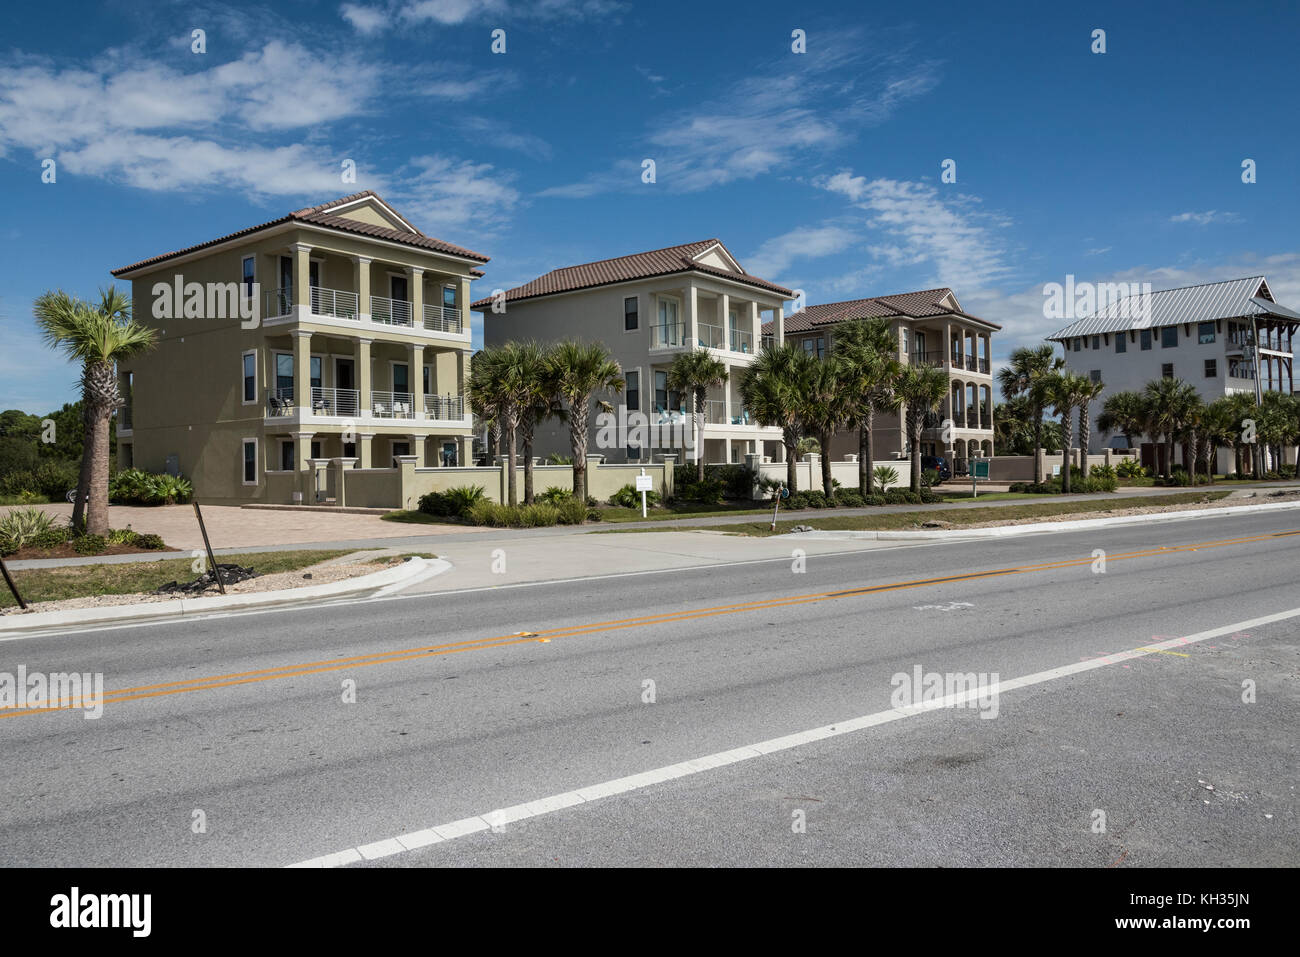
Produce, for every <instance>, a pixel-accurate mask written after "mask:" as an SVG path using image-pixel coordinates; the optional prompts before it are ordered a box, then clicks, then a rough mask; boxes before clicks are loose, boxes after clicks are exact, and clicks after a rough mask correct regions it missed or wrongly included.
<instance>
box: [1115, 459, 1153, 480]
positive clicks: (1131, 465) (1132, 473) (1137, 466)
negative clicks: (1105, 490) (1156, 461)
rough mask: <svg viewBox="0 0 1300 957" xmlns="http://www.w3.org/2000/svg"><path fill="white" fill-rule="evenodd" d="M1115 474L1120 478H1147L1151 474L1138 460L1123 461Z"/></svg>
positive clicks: (1116, 467) (1116, 468)
mask: <svg viewBox="0 0 1300 957" xmlns="http://www.w3.org/2000/svg"><path fill="white" fill-rule="evenodd" d="M1115 474H1116V475H1118V476H1119V477H1120V478H1145V477H1147V475H1149V474H1150V473H1148V472H1147V470H1146V469H1145V468H1143V467H1142V465H1141V463H1139V462H1138V460H1137V459H1122V460H1121V461H1120V463H1119V465H1117V466H1115Z"/></svg>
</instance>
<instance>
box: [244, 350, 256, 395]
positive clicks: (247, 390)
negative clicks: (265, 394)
mask: <svg viewBox="0 0 1300 957" xmlns="http://www.w3.org/2000/svg"><path fill="white" fill-rule="evenodd" d="M256 401H257V353H256V352H245V353H244V405H250V404H252V403H254V402H256Z"/></svg>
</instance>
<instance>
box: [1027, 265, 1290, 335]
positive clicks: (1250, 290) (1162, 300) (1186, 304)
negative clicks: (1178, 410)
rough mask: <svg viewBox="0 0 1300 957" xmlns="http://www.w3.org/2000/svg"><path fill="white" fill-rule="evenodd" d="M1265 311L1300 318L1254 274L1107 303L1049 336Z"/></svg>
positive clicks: (1144, 326)
mask: <svg viewBox="0 0 1300 957" xmlns="http://www.w3.org/2000/svg"><path fill="white" fill-rule="evenodd" d="M1262 315H1271V316H1278V317H1280V318H1284V319H1297V320H1300V313H1295V312H1293V311H1292V310H1290V309H1287V308H1286V307H1285V306H1279V305H1278V304H1277V303H1275V302H1274V301H1273V294H1272V293H1271V292H1270V291H1269V288H1268V283H1267V282H1265V281H1264V277H1263V276H1251V277H1249V278H1246V279H1228V280H1225V281H1224V282H1209V283H1203V284H1201V285H1199V286H1183V287H1182V288H1180V289H1161V290H1159V291H1156V292H1151V293H1144V294H1141V295H1137V296H1129V297H1127V298H1125V299H1119V300H1116V301H1115V302H1111V303H1108V304H1107V306H1106V308H1104V309H1101V310H1098V311H1097V312H1095V313H1093V314H1092V315H1090V316H1087V317H1086V318H1083V319H1080V320H1078V321H1077V322H1073V323H1071V324H1070V325H1068V326H1066V327H1065V328H1064V329H1061V330H1060V331H1059V332H1056V333H1053V334H1052V335H1050V336H1048V337H1047V339H1048V340H1049V341H1051V342H1061V341H1063V340H1065V339H1072V338H1074V337H1076V336H1092V335H1097V334H1100V333H1104V332H1125V331H1127V330H1129V329H1152V328H1155V327H1158V326H1176V325H1180V324H1181V323H1192V322H1211V321H1213V320H1215V319H1236V318H1241V317H1249V316H1262Z"/></svg>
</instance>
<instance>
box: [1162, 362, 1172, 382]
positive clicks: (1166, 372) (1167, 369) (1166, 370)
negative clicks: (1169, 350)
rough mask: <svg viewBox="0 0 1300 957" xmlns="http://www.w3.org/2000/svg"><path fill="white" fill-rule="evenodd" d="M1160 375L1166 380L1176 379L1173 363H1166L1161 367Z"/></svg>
mask: <svg viewBox="0 0 1300 957" xmlns="http://www.w3.org/2000/svg"><path fill="white" fill-rule="evenodd" d="M1160 375H1161V376H1163V377H1164V378H1166V379H1172V378H1173V377H1174V364H1173V363H1172V362H1166V363H1164V364H1163V365H1161V366H1160Z"/></svg>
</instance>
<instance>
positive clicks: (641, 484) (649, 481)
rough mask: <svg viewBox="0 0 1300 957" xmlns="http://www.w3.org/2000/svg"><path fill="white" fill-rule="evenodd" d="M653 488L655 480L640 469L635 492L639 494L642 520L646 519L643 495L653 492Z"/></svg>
mask: <svg viewBox="0 0 1300 957" xmlns="http://www.w3.org/2000/svg"><path fill="white" fill-rule="evenodd" d="M654 487H655V480H654V479H653V478H652V477H651V476H649V475H646V474H645V469H642V470H641V474H640V475H638V476H637V477H636V490H637V491H638V492H640V493H641V517H642V518H645V517H646V514H645V493H646V492H649V491H651V490H653V489H654Z"/></svg>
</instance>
